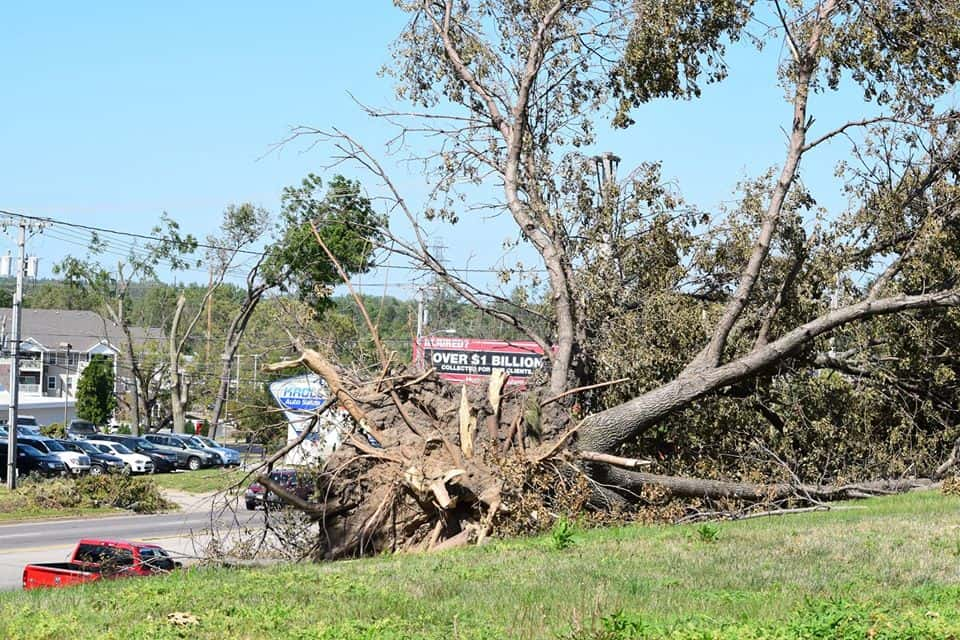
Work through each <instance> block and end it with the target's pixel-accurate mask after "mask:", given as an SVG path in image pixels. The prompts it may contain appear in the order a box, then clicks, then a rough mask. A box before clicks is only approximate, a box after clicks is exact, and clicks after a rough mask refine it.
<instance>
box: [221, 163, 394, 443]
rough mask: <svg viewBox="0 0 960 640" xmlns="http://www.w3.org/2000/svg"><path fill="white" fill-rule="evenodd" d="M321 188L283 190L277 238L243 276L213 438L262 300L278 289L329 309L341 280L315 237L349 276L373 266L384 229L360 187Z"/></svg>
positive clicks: (318, 184)
mask: <svg viewBox="0 0 960 640" xmlns="http://www.w3.org/2000/svg"><path fill="white" fill-rule="evenodd" d="M322 186H323V182H322V180H321V179H320V178H319V177H318V176H316V175H314V174H310V175H308V176H307V177H306V178H304V180H303V181H302V183H301V184H300V185H299V186H291V187H287V188H286V189H284V192H283V196H282V199H281V203H282V211H281V215H280V222H279V224H278V227H277V229H276V239H275V241H274V242H273V244H271V246H270V248H269V249H268V250H267V252H266V253H265V254H264V255H263V258H262V259H260V260H257V261H255V262H254V264H253V266H252V267H251V268H250V270H249V271H248V273H247V277H246V289H245V292H244V299H243V301H242V302H241V304H240V306H239V308H238V309H237V311H236V313H235V314H234V315H233V318H232V319H231V321H230V325H229V328H228V330H227V333H226V336H225V338H224V346H223V352H222V354H221V356H220V385H219V389H218V390H217V395H216V398H215V399H214V404H213V411H212V417H211V421H210V422H211V434H213V435H215V434H216V432H217V428H218V426H219V423H220V420H221V419H222V416H223V412H224V408H225V407H226V402H227V393H228V390H229V387H230V376H231V373H230V372H231V366H232V364H233V362H234V358H235V357H236V354H237V350H238V349H239V347H240V341H241V339H242V337H243V333H244V331H245V329H246V326H247V323H248V322H249V321H250V318H251V317H252V315H253V313H254V311H255V310H256V309H257V307H258V305H259V304H260V301H261V300H262V299H263V296H264V295H265V294H266V293H267V292H268V291H270V290H271V289H273V288H277V289H279V290H280V291H281V292H289V293H292V294H294V295H295V296H297V298H298V299H299V300H301V301H303V302H306V303H307V304H309V305H310V306H311V307H312V308H313V309H314V310H315V311H316V312H317V313H322V312H323V311H325V310H327V309H328V308H329V307H330V301H329V298H330V295H331V294H332V293H333V287H334V286H336V285H337V284H338V283H339V282H340V277H339V276H338V275H337V272H336V270H335V269H334V268H333V266H332V265H331V264H330V260H329V259H328V258H327V256H326V254H325V252H324V251H323V250H322V249H321V248H320V246H319V245H318V243H317V239H316V237H317V236H319V237H320V238H322V239H323V241H324V243H325V244H326V246H327V247H328V249H329V250H330V251H331V253H333V255H334V256H336V258H337V259H338V260H340V261H341V264H342V265H344V268H345V269H346V270H347V272H348V273H351V274H353V273H364V272H366V271H368V270H369V269H370V267H371V266H373V262H372V260H373V249H374V247H375V245H376V244H377V243H378V242H379V239H380V237H381V233H382V229H384V228H385V227H386V221H385V219H384V218H383V217H382V216H379V215H378V214H376V212H374V210H373V207H372V206H371V204H370V201H369V200H368V199H366V198H365V197H363V195H362V194H361V192H360V183H358V182H355V181H351V180H348V179H347V178H344V177H343V176H340V175H336V176H334V177H333V178H331V180H330V184H329V185H328V186H327V190H326V193H325V194H324V195H323V196H321V195H320V190H321V189H322ZM260 224H261V223H258V224H257V225H255V226H256V227H257V228H259V225H260ZM213 435H212V437H213Z"/></svg>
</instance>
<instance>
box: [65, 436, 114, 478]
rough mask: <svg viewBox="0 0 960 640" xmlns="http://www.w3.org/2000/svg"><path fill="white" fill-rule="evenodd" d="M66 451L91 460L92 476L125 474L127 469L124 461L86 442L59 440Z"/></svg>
mask: <svg viewBox="0 0 960 640" xmlns="http://www.w3.org/2000/svg"><path fill="white" fill-rule="evenodd" d="M57 442H59V443H60V446H62V447H63V448H64V449H67V450H69V451H76V452H77V453H82V454H84V455H86V456H87V457H88V458H90V475H92V476H99V475H101V474H104V473H123V472H124V470H125V469H126V468H127V465H126V464H125V463H124V461H123V459H121V458H118V457H117V456H112V455H110V454H109V453H104V452H103V451H100V449H97V448H96V447H95V446H94V445H92V444H90V443H89V442H87V441H86V440H57Z"/></svg>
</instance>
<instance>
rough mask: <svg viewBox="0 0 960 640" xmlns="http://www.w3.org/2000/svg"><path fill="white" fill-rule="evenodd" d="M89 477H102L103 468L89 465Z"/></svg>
mask: <svg viewBox="0 0 960 640" xmlns="http://www.w3.org/2000/svg"><path fill="white" fill-rule="evenodd" d="M90 475H92V476H99V475H103V467H101V466H100V465H98V464H95V465H91V467H90Z"/></svg>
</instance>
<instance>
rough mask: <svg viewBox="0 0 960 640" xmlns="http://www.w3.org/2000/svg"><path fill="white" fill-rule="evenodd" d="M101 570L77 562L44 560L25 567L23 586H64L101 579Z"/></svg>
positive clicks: (28, 587)
mask: <svg viewBox="0 0 960 640" xmlns="http://www.w3.org/2000/svg"><path fill="white" fill-rule="evenodd" d="M100 577H101V576H100V572H99V571H96V570H91V568H90V567H88V566H84V565H82V564H78V563H76V562H44V563H40V564H28V565H27V566H26V567H24V568H23V588H24V589H36V588H39V587H63V586H66V585H70V584H80V583H81V582H91V581H93V580H98V579H100Z"/></svg>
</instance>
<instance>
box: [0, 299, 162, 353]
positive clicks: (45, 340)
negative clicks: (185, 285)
mask: <svg viewBox="0 0 960 640" xmlns="http://www.w3.org/2000/svg"><path fill="white" fill-rule="evenodd" d="M11 313H12V311H11V310H10V309H0V328H2V331H0V333H2V334H3V335H4V336H7V337H8V338H9V337H10V336H11V333H12V331H13V323H12V322H11ZM131 332H132V334H133V338H134V342H135V343H137V344H142V343H144V342H147V341H148V340H159V339H162V338H163V330H162V329H158V328H156V327H147V328H145V327H131ZM20 338H21V340H33V341H36V342H38V343H39V344H40V345H42V346H43V347H44V348H46V349H52V350H59V349H60V345H61V344H62V343H64V342H67V343H70V348H71V349H72V350H73V351H81V352H82V351H89V350H90V349H93V348H94V347H96V346H97V345H98V344H100V343H101V342H102V341H104V340H106V341H107V342H109V343H110V344H111V345H112V346H114V347H116V348H118V349H119V348H120V345H121V344H122V338H123V333H122V332H121V331H120V328H119V327H118V326H117V325H115V324H114V323H112V322H110V321H109V320H108V321H106V322H105V321H104V319H103V318H101V317H100V315H99V314H98V313H96V312H94V311H68V310H66V309H23V310H22V311H21V315H20ZM24 346H26V345H24Z"/></svg>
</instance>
